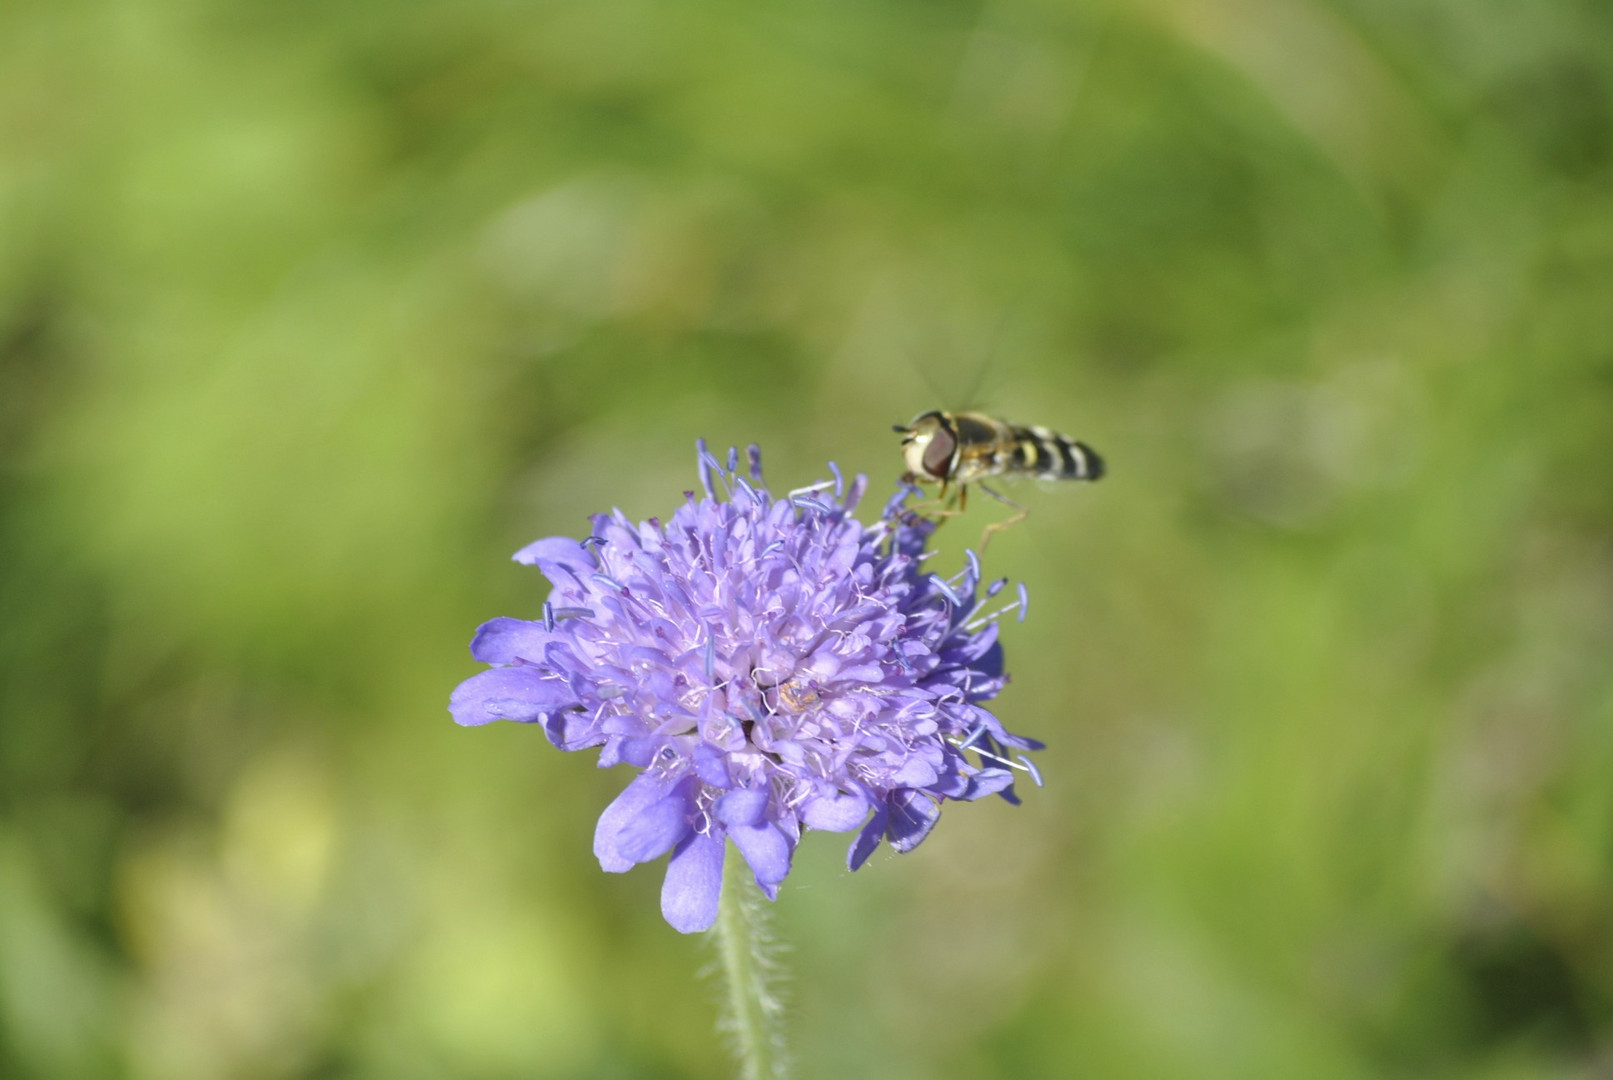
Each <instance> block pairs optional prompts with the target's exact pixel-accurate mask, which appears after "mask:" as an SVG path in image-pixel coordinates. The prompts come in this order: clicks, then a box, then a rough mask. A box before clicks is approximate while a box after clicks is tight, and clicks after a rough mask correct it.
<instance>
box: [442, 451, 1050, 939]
mask: <svg viewBox="0 0 1613 1080" xmlns="http://www.w3.org/2000/svg"><path fill="white" fill-rule="evenodd" d="M699 453H700V476H701V482H702V484H703V486H704V488H705V498H702V499H697V498H696V497H695V493H694V492H687V493H686V501H685V504H684V505H683V506H681V507H679V508H678V510H677V512H676V513H675V514H674V515H673V516H672V519H671V520H670V521H669V522H667V523H666V524H665V525H663V524H661V523H660V522H658V521H657V520H656V519H654V518H652V519H650V520H649V521H646V522H644V523H643V524H640V525H633V524H631V523H630V522H629V521H628V520H627V519H626V518H625V517H623V515H622V513H621V512H620V511H617V512H615V513H614V514H609V515H607V514H600V515H597V516H596V517H594V519H593V526H594V527H593V534H592V535H591V536H589V537H587V538H585V539H584V540H582V541H577V540H572V539H569V538H566V537H551V538H549V539H545V540H539V541H537V542H535V543H533V544H530V545H528V546H527V547H525V548H522V549H521V550H520V551H519V552H517V553H516V555H515V559H516V561H517V562H522V563H527V564H531V565H534V566H536V567H537V568H538V569H539V570H540V571H541V572H542V573H543V575H544V576H545V577H547V578H548V579H549V581H550V583H551V584H552V585H553V586H554V588H553V591H552V593H551V594H550V598H549V600H548V601H547V602H546V603H545V604H544V605H543V615H542V618H541V619H537V620H532V621H527V620H522V619H510V618H504V619H494V620H493V621H492V622H489V623H487V624H485V625H483V626H482V627H481V628H480V629H479V630H478V631H477V633H476V638H475V640H474V641H472V642H471V653H472V655H473V656H475V658H476V659H477V660H479V661H482V662H484V663H487V664H492V665H493V667H492V668H491V669H490V670H487V671H484V672H482V673H481V674H479V675H475V676H472V677H471V678H470V679H467V680H466V681H465V682H463V683H461V684H460V686H459V687H458V689H456V690H455V691H454V694H453V697H452V700H451V702H450V704H449V709H450V711H451V712H452V713H453V716H454V719H455V720H456V721H458V722H459V723H461V724H467V725H473V724H485V723H487V722H489V721H491V720H497V719H507V720H517V721H521V722H525V723H537V724H542V725H543V729H544V731H545V733H546V734H547V735H548V736H549V740H550V741H551V742H552V743H554V745H555V746H557V747H559V748H560V749H562V750H581V749H583V748H585V747H590V746H598V747H601V748H602V749H601V750H600V757H599V764H600V766H601V767H604V766H610V765H616V764H619V763H625V764H627V765H630V766H632V767H634V768H636V769H638V770H640V772H639V774H638V776H637V777H635V778H634V780H633V781H632V783H630V784H629V785H628V786H627V788H626V790H624V791H623V792H622V793H621V795H619V796H618V797H617V798H616V800H615V801H614V802H612V803H611V804H610V806H609V807H608V808H606V810H605V812H604V814H603V815H601V817H600V819H599V825H598V827H597V829H596V830H595V833H594V853H595V854H596V855H597V856H598V857H599V862H600V865H601V866H602V867H604V868H605V869H606V870H608V871H613V872H622V871H626V870H628V869H630V868H631V867H632V866H633V865H635V864H637V863H641V862H647V861H649V860H651V859H654V858H657V857H659V856H661V855H664V854H666V853H668V852H671V854H672V858H671V862H670V864H669V865H668V867H667V873H666V880H665V884H664V885H663V887H662V892H661V908H662V912H663V913H664V914H665V916H666V919H667V921H668V922H669V923H671V924H672V925H673V926H674V927H675V928H677V929H678V930H681V931H684V932H685V933H687V932H690V931H695V930H703V929H706V928H707V927H709V926H710V925H711V923H712V921H713V919H714V918H715V917H716V911H717V898H718V894H719V892H720V890H721V884H722V864H723V858H724V854H725V851H726V847H727V844H726V841H727V840H730V839H731V840H733V842H734V846H735V847H737V848H738V849H739V852H740V854H741V855H742V856H743V857H744V859H745V861H746V862H747V863H748V864H749V867H750V869H751V871H752V873H753V874H754V875H755V878H756V884H757V885H758V886H759V887H760V888H761V889H762V891H763V892H764V893H765V894H766V895H767V896H768V897H769V898H770V899H771V898H774V897H776V896H777V894H778V887H779V884H780V883H781V882H783V880H784V878H785V875H787V874H788V873H789V870H790V861H791V858H792V856H793V855H794V852H795V846H796V844H797V843H798V842H799V840H800V837H801V831H802V829H803V827H804V828H811V829H826V830H829V831H832V832H848V831H851V830H853V829H859V830H860V831H859V832H858V835H857V838H856V839H855V840H854V841H853V843H852V845H851V850H850V852H849V855H848V859H847V861H848V864H849V865H850V867H851V868H852V869H853V870H855V869H857V868H858V867H859V866H861V865H862V863H863V861H864V860H866V859H867V858H868V856H869V855H870V854H871V853H872V852H873V851H874V849H875V848H876V847H877V846H878V844H879V841H880V840H881V839H882V838H883V839H887V840H888V841H889V842H890V844H891V846H892V847H893V848H895V849H896V850H897V851H910V850H912V849H913V848H914V847H916V846H918V844H919V842H920V841H922V840H923V839H924V838H925V836H927V835H928V834H929V832H930V829H931V828H932V827H934V825H935V822H936V820H937V818H938V817H939V815H940V803H941V802H943V801H944V800H947V799H960V800H969V799H978V798H980V797H981V796H984V795H992V794H998V795H1002V796H1003V797H1004V798H1007V799H1008V800H1009V801H1011V802H1013V801H1017V800H1016V799H1015V797H1014V792H1013V774H1012V772H1011V769H1014V768H1019V769H1025V770H1026V771H1028V772H1029V773H1030V775H1031V776H1032V777H1033V778H1034V777H1036V775H1037V774H1036V772H1035V770H1034V767H1033V766H1031V765H1030V762H1029V760H1028V759H1026V758H1024V757H1023V755H1020V756H1019V760H1018V761H1010V760H1009V757H1008V754H1009V748H1014V749H1020V750H1034V749H1039V748H1040V746H1041V744H1040V743H1037V742H1035V741H1034V740H1031V739H1026V738H1022V737H1020V736H1016V735H1012V734H1010V733H1009V732H1008V731H1006V730H1005V729H1004V728H1003V726H1002V724H1001V723H1000V722H999V721H998V719H997V718H996V717H995V716H993V715H992V714H991V713H990V712H987V711H986V710H985V709H983V708H981V705H980V703H981V702H984V701H987V700H989V699H991V698H992V697H994V696H995V695H996V694H997V692H998V691H999V690H1000V689H1002V687H1003V684H1004V683H1005V682H1006V681H1007V676H1006V675H1005V674H1004V673H1003V654H1002V646H1001V645H1000V644H998V642H997V620H998V619H999V618H1000V617H1001V616H1002V615H1003V614H1005V613H1007V612H1009V611H1016V610H1017V611H1018V612H1019V614H1020V617H1021V618H1023V617H1024V608H1025V592H1024V587H1023V586H1021V587H1020V590H1019V599H1018V600H1017V601H1016V602H1014V603H1012V604H1008V605H1006V606H1005V607H1003V608H1002V609H1001V610H998V611H996V612H994V613H992V614H989V615H982V613H981V612H982V608H983V607H984V606H985V605H986V604H987V603H988V602H989V601H990V599H991V598H992V597H995V596H996V595H997V594H998V592H999V591H1000V590H1001V588H1002V586H1003V584H1004V583H1003V582H1002V581H997V582H994V583H992V584H991V585H990V586H989V587H987V588H984V589H982V588H981V584H982V582H981V572H980V563H979V560H978V559H976V558H975V556H974V554H973V553H972V552H970V553H968V561H967V564H966V566H965V567H964V569H963V570H962V571H961V572H959V573H958V574H956V575H954V576H953V577H951V578H947V579H943V578H941V577H939V576H937V575H934V574H931V573H928V572H926V571H925V569H924V563H925V561H926V560H927V559H928V558H929V556H928V555H927V554H925V553H924V550H923V549H924V544H925V541H926V539H927V538H928V536H929V534H930V532H931V531H932V530H933V528H934V526H933V525H932V524H931V523H929V522H927V521H924V520H922V519H920V518H918V517H916V516H915V515H913V514H912V513H911V512H910V511H907V510H905V508H904V504H905V502H906V500H907V498H908V497H909V496H910V494H911V493H912V492H911V489H904V490H903V491H902V492H900V493H899V494H898V495H897V496H896V497H895V498H893V499H892V500H891V502H890V504H889V505H888V506H887V507H886V510H885V513H884V515H883V516H882V517H881V518H880V519H879V520H878V521H877V522H875V523H874V524H872V525H868V526H865V525H863V524H862V523H861V522H860V521H858V520H857V518H855V517H853V516H852V511H853V510H854V509H855V507H856V505H857V503H858V501H859V500H860V498H861V496H862V494H863V492H864V491H865V490H866V488H867V479H866V478H865V477H862V476H858V477H857V478H856V479H855V480H854V481H853V482H852V483H851V485H850V486H849V490H847V487H846V485H845V484H844V483H843V480H842V478H841V475H840V472H839V470H838V469H836V468H835V467H834V466H833V465H830V470H831V471H832V472H833V473H834V477H835V479H834V480H833V481H825V482H824V483H822V484H817V485H814V486H813V487H811V488H806V489H802V490H801V491H798V492H794V493H792V494H791V495H790V496H789V497H787V498H783V499H775V498H774V497H773V496H772V495H770V494H769V493H768V491H767V488H766V487H765V486H764V485H763V484H762V474H761V459H760V453H759V451H758V450H757V449H756V448H755V447H752V448H751V450H750V473H751V477H752V480H753V481H754V482H751V481H747V480H746V479H745V478H744V477H743V476H741V475H740V474H739V461H738V454H737V453H736V452H734V451H730V452H729V456H728V462H727V466H726V467H724V466H723V464H722V463H721V462H719V461H718V460H717V459H716V458H715V457H713V456H712V455H711V454H709V453H708V452H707V451H706V448H705V445H704V443H701V444H700V447H699ZM714 480H715V481H716V482H717V483H718V484H720V485H721V486H722V487H724V488H725V489H726V494H727V498H726V499H719V498H718V496H717V493H716V489H715V487H714V483H713V482H714ZM831 490H832V492H833V495H832V497H831V495H830V491H831Z"/></svg>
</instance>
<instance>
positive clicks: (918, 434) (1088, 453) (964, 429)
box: [892, 409, 1103, 548]
mask: <svg viewBox="0 0 1613 1080" xmlns="http://www.w3.org/2000/svg"><path fill="white" fill-rule="evenodd" d="M892 426H893V427H894V429H895V430H896V432H897V433H898V434H900V435H901V436H902V455H903V457H904V458H905V459H906V461H907V472H906V473H905V474H904V475H903V477H902V479H903V480H904V481H905V482H907V483H910V484H918V483H939V484H940V485H941V494H940V499H941V503H942V506H943V509H942V510H941V511H940V514H941V516H943V517H944V516H950V515H951V514H956V513H961V512H962V511H963V510H964V509H965V508H966V507H967V506H968V504H969V485H970V484H979V485H980V490H982V491H984V492H985V493H986V494H987V495H990V496H991V497H992V498H994V499H996V500H997V501H998V502H1001V503H1003V504H1005V505H1007V506H1009V507H1012V508H1013V509H1014V510H1016V511H1018V512H1017V513H1016V514H1015V515H1014V516H1013V517H1011V518H1009V519H1008V520H1007V521H998V522H993V523H992V524H990V525H988V526H986V531H985V532H984V533H983V534H982V536H981V538H980V546H981V548H984V547H985V546H986V544H987V543H989V542H990V540H991V534H992V533H995V532H999V531H1001V530H1003V529H1006V528H1008V527H1009V526H1011V525H1016V524H1018V523H1019V522H1021V521H1023V520H1025V517H1026V515H1027V514H1029V513H1030V511H1029V510H1027V509H1026V508H1025V507H1023V506H1021V505H1020V504H1019V503H1017V502H1014V501H1013V500H1012V499H1010V498H1008V497H1006V496H1004V495H1002V494H1001V493H999V492H997V491H994V490H992V489H991V488H989V487H987V486H986V485H985V484H984V483H981V481H984V480H989V479H991V478H992V477H997V476H1034V477H1036V478H1038V479H1042V480H1099V479H1101V478H1102V477H1103V459H1102V458H1101V457H1099V456H1098V455H1097V452H1096V451H1094V450H1093V449H1092V447H1090V446H1088V445H1087V444H1086V443H1083V442H1077V441H1076V440H1075V439H1072V438H1070V437H1068V436H1066V435H1061V434H1059V433H1058V432H1056V431H1054V430H1052V429H1051V428H1045V427H1040V426H1038V425H1035V424H1031V425H1028V426H1023V425H1020V424H1010V423H1008V422H1007V421H1006V420H999V419H997V418H996V417H995V416H988V415H986V414H985V413H978V412H956V413H954V412H945V411H942V410H940V409H932V410H931V411H929V412H927V413H920V414H919V415H918V416H915V417H914V418H913V421H912V423H909V424H895V425H892ZM953 485H956V486H957V494H956V496H955V499H956V502H957V509H956V510H953V509H951V506H950V503H951V500H949V499H948V497H947V495H948V488H950V487H951V486H953Z"/></svg>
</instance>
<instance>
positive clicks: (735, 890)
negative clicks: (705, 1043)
mask: <svg viewBox="0 0 1613 1080" xmlns="http://www.w3.org/2000/svg"><path fill="white" fill-rule="evenodd" d="M723 862H724V869H723V888H722V899H721V901H720V903H719V906H718V909H717V924H716V926H715V927H713V931H714V932H715V934H716V946H717V952H718V962H719V964H720V965H721V969H722V976H723V984H724V985H723V1008H722V1012H721V1015H720V1017H719V1019H718V1021H717V1027H718V1030H720V1031H721V1032H722V1033H723V1034H724V1035H726V1036H728V1038H729V1039H730V1041H731V1043H732V1045H733V1049H734V1055H735V1057H737V1058H738V1059H739V1075H740V1080H785V1078H786V1077H788V1075H789V1068H788V1063H787V1062H786V1061H785V1057H784V1024H783V1019H784V1006H783V1003H782V1002H781V1001H780V1000H779V997H778V994H777V992H776V987H777V983H778V981H779V979H780V977H781V971H780V969H779V964H778V945H777V943H776V942H775V941H774V940H773V937H772V935H771V933H770V932H769V930H768V925H767V922H768V919H767V912H766V911H765V909H764V907H763V904H762V898H761V896H760V894H758V892H757V891H756V885H755V883H754V882H753V881H752V880H751V877H750V872H749V870H748V868H747V867H746V865H745V860H744V859H743V858H741V857H740V854H739V852H738V851H735V850H732V849H730V850H729V852H728V857H727V858H726V859H725V860H723Z"/></svg>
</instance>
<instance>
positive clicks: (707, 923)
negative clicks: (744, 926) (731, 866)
mask: <svg viewBox="0 0 1613 1080" xmlns="http://www.w3.org/2000/svg"><path fill="white" fill-rule="evenodd" d="M724 850H725V848H724V843H723V841H722V840H721V839H713V838H712V837H710V836H706V835H705V834H703V833H694V834H692V835H690V836H688V837H685V838H684V841H683V843H681V844H679V845H678V847H677V849H676V850H675V851H673V853H672V861H671V862H669V863H668V864H667V868H666V880H665V881H663V882H662V883H661V914H662V915H664V916H665V917H666V921H667V922H668V923H670V924H671V925H672V929H674V930H676V931H678V933H680V934H693V933H696V932H698V931H701V930H709V929H711V924H712V923H714V922H716V921H717V899H718V897H720V896H721V895H722V864H723V854H724Z"/></svg>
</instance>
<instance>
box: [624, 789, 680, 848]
mask: <svg viewBox="0 0 1613 1080" xmlns="http://www.w3.org/2000/svg"><path fill="white" fill-rule="evenodd" d="M684 786H685V785H679V787H684ZM691 809H692V807H691V805H690V800H689V792H687V791H673V792H672V794H670V795H668V796H667V797H666V798H664V799H657V800H656V801H655V802H653V803H651V804H650V805H649V806H646V807H645V808H644V809H643V810H641V811H639V812H638V813H637V814H635V815H633V816H632V817H630V818H628V819H627V822H626V824H624V825H623V826H622V827H621V829H620V830H619V831H618V832H617V833H616V854H618V855H620V856H621V857H622V858H624V859H627V860H629V861H631V862H635V863H641V862H649V861H650V860H651V859H658V858H660V857H661V856H662V855H665V854H666V853H667V852H669V851H671V850H672V845H674V844H676V843H677V842H678V841H679V840H682V839H683V838H684V836H685V835H687V834H688V832H689V815H690V811H691Z"/></svg>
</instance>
